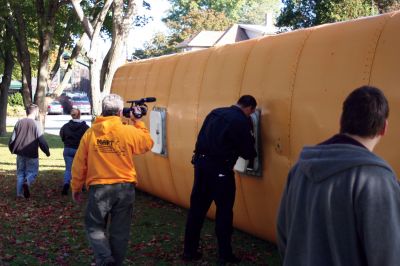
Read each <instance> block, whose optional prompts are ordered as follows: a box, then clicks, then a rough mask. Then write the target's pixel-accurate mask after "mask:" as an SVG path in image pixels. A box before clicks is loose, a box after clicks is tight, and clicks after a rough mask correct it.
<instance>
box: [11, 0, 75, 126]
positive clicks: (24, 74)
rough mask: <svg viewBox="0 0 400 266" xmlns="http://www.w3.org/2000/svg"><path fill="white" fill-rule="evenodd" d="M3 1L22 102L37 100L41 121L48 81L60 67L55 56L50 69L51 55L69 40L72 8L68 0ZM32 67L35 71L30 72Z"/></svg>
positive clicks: (42, 120)
mask: <svg viewBox="0 0 400 266" xmlns="http://www.w3.org/2000/svg"><path fill="white" fill-rule="evenodd" d="M3 1H4V2H5V3H4V8H5V10H7V12H8V14H9V16H10V18H11V32H12V35H13V39H14V42H15V46H16V51H17V53H16V57H17V61H18V63H19V66H20V68H21V80H22V95H23V100H24V105H25V106H28V105H29V104H31V103H32V102H33V103H35V104H37V105H38V106H39V109H40V120H41V122H42V124H44V116H45V114H46V102H45V93H46V90H47V81H48V80H49V79H50V78H51V77H52V75H53V74H54V71H57V70H58V67H59V65H58V66H57V62H58V60H55V62H54V66H53V67H52V69H53V70H52V71H50V69H51V66H50V62H51V58H52V56H51V55H52V54H53V53H55V54H57V52H56V51H57V47H58V48H59V49H58V50H59V51H58V52H59V53H61V51H60V50H64V49H65V47H66V46H67V45H68V44H71V43H72V38H71V37H72V36H71V35H72V34H73V32H74V27H73V25H74V23H75V25H76V19H75V20H74V19H72V18H71V16H70V15H69V14H71V13H72V12H71V7H70V5H69V1H68V0H47V1H44V0H29V1H10V0H3ZM76 29H77V28H76V26H75V30H76ZM58 57H60V56H58ZM35 71H37V74H36V75H35V74H33V73H34V72H35ZM32 76H36V77H37V83H36V90H35V91H34V90H33V89H32Z"/></svg>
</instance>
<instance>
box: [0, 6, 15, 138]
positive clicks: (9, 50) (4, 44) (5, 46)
mask: <svg viewBox="0 0 400 266" xmlns="http://www.w3.org/2000/svg"><path fill="white" fill-rule="evenodd" d="M0 23H1V26H2V27H1V28H3V29H4V30H3V31H2V32H1V33H0V35H1V38H0V58H1V61H2V62H3V65H2V69H3V75H2V79H1V83H0V136H4V135H5V134H6V133H7V130H6V116H7V99H8V88H9V87H10V84H11V79H12V71H13V68H14V56H13V51H14V50H15V49H14V43H13V39H12V38H13V37H12V32H11V31H12V30H11V18H10V17H9V16H8V15H7V14H6V13H3V14H2V17H1V20H0Z"/></svg>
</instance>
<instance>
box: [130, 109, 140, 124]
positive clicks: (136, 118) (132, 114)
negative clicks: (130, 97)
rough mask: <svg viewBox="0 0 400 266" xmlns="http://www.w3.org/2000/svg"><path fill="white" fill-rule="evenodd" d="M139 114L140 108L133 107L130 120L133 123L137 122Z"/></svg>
mask: <svg viewBox="0 0 400 266" xmlns="http://www.w3.org/2000/svg"><path fill="white" fill-rule="evenodd" d="M141 114H142V110H141V109H140V106H133V107H132V111H131V120H132V121H133V122H135V121H139V120H140V119H141V118H138V117H141ZM135 115H136V116H135Z"/></svg>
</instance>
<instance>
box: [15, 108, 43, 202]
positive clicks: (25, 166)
mask: <svg viewBox="0 0 400 266" xmlns="http://www.w3.org/2000/svg"><path fill="white" fill-rule="evenodd" d="M26 113H27V117H26V118H23V119H21V120H19V121H18V122H17V123H16V124H15V127H14V131H13V133H12V135H11V138H10V141H9V144H8V147H9V149H10V151H11V153H14V154H17V198H18V197H25V198H29V197H30V191H29V187H30V186H31V185H32V183H33V182H34V181H35V179H36V177H37V175H38V171H39V153H38V149H39V147H40V149H41V150H42V151H43V152H44V153H45V154H46V156H47V157H49V156H50V150H49V146H48V145H47V142H46V140H45V139H44V137H43V134H42V130H41V126H40V124H39V122H38V121H37V120H38V116H39V107H38V106H37V105H36V104H31V105H30V106H29V107H28V108H27V109H26Z"/></svg>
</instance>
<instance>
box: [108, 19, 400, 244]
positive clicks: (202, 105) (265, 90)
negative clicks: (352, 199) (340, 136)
mask: <svg viewBox="0 0 400 266" xmlns="http://www.w3.org/2000/svg"><path fill="white" fill-rule="evenodd" d="M399 69H400V12H394V13H388V14H385V15H380V16H374V17H368V18H363V19H357V20H353V21H348V22H342V23H335V24H327V25H323V26H318V27H313V28H308V29H303V30H298V31H293V32H289V33H283V34H278V35H275V36H268V37H263V38H260V39H253V40H250V41H245V42H240V43H235V44H231V45H225V46H219V47H213V48H210V49H206V50H201V51H195V52H189V53H182V54H176V55H172V56H164V57H160V58H155V59H149V60H142V61H138V62H134V63H129V64H126V65H124V66H122V67H120V68H119V69H118V70H117V72H116V74H115V76H114V80H113V84H112V92H113V93H117V94H120V95H121V96H123V97H124V99H125V100H134V99H140V98H142V97H149V96H152V97H156V98H157V102H155V103H150V104H149V107H150V108H149V113H150V110H151V109H152V108H153V107H160V108H165V109H166V119H165V141H166V154H164V155H159V154H156V153H152V152H149V153H147V154H146V155H144V156H138V157H136V158H135V165H136V167H137V170H138V173H139V175H140V178H139V188H140V189H142V190H144V191H147V192H149V193H151V194H153V195H156V196H158V197H160V198H163V199H165V200H168V201H171V202H173V203H175V204H178V205H181V206H184V207H188V206H189V198H190V192H191V189H192V184H193V167H192V165H191V163H190V160H191V157H192V153H193V150H194V146H195V141H196V138H197V133H198V131H199V129H200V127H201V125H202V122H203V120H204V118H205V116H206V115H207V114H208V113H209V112H210V111H211V110H212V109H214V108H216V107H222V106H230V105H231V104H233V103H235V102H236V101H237V99H238V98H239V96H240V95H244V94H251V95H253V96H254V97H255V98H256V99H257V101H258V104H259V105H258V108H259V109H260V110H261V118H260V126H261V130H260V142H261V151H260V153H261V155H262V157H261V162H262V174H261V176H249V175H245V174H240V173H238V172H237V173H236V186H237V190H236V202H235V207H234V225H235V227H237V228H239V229H242V230H244V231H246V232H249V233H251V234H253V235H256V236H258V237H261V238H263V239H267V240H270V241H275V237H276V236H275V220H276V214H277V210H278V207H279V203H280V198H281V193H282V190H283V188H284V185H285V182H286V177H287V174H288V171H289V169H290V167H291V166H292V165H293V164H294V163H295V162H296V160H297V158H298V155H299V152H300V150H301V148H302V147H303V146H304V145H313V144H317V143H319V142H322V141H323V140H325V139H327V138H329V137H330V136H332V135H333V134H335V133H337V132H338V130H339V116H340V114H341V108H342V103H343V101H344V99H345V97H346V96H347V95H348V94H349V92H350V91H352V90H353V89H355V88H357V87H359V86H361V85H372V86H376V87H378V88H380V89H382V90H383V91H384V93H385V95H386V96H387V98H388V99H389V104H390V115H389V129H388V134H387V135H386V136H385V137H384V138H383V139H382V141H381V143H380V144H379V145H378V146H377V149H376V153H378V154H379V155H380V156H382V157H383V158H384V159H385V160H387V161H388V162H389V163H390V164H391V165H392V167H393V168H394V170H395V171H396V172H397V173H399V171H400V160H399V158H400V148H399V147H397V146H396V145H397V144H399V143H398V142H397V141H398V138H399V135H400V134H399V130H400V117H399V116H400V70H399ZM126 106H127V107H128V106H129V105H128V104H127V105H126ZM149 117H150V115H147V116H146V117H145V118H144V121H145V122H146V124H147V125H148V126H149V125H150V122H151V121H149ZM214 212H215V208H214V206H213V207H212V208H211V209H210V211H209V213H208V214H209V216H210V217H213V215H214Z"/></svg>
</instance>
